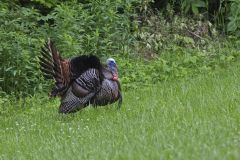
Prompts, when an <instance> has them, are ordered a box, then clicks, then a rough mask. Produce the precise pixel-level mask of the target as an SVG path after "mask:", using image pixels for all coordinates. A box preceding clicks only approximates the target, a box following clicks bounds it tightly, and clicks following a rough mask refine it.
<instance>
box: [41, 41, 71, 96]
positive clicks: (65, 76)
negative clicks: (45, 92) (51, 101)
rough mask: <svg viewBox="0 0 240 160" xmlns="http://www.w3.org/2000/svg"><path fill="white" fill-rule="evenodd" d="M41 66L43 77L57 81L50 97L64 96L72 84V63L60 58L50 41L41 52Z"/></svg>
mask: <svg viewBox="0 0 240 160" xmlns="http://www.w3.org/2000/svg"><path fill="white" fill-rule="evenodd" d="M39 64H40V69H41V71H42V72H43V76H44V77H45V78H46V79H54V80H55V87H54V88H53V89H52V91H51V94H50V96H58V95H60V96H62V95H63V94H64V92H65V91H66V90H67V88H68V86H69V82H70V76H71V73H70V63H69V61H68V60H65V59H63V58H62V57H61V56H60V54H59V52H58V51H57V49H56V47H55V46H54V44H53V42H52V41H51V40H50V39H49V40H48V42H46V43H45V45H44V47H43V48H42V50H41V56H40V57H39Z"/></svg>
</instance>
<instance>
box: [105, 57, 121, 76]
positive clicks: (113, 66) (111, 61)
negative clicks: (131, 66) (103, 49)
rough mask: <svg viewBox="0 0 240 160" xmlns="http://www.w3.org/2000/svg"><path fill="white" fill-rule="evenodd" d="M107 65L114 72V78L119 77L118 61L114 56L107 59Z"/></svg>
mask: <svg viewBox="0 0 240 160" xmlns="http://www.w3.org/2000/svg"><path fill="white" fill-rule="evenodd" d="M107 66H108V68H109V70H110V71H111V72H112V75H113V80H117V79H118V72H117V63H116V61H115V60H114V59H113V58H108V59H107Z"/></svg>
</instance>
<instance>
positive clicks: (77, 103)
mask: <svg viewBox="0 0 240 160" xmlns="http://www.w3.org/2000/svg"><path fill="white" fill-rule="evenodd" d="M39 60H40V61H39V63H40V69H41V71H42V72H43V75H44V77H45V78H46V79H54V80H55V87H54V88H53V89H52V91H51V93H50V97H56V96H60V98H61V104H60V107H59V112H60V113H71V112H76V111H78V110H80V109H82V108H84V107H86V106H88V105H89V104H92V105H94V106H98V105H99V106H103V105H107V104H111V103H114V102H116V101H117V100H118V101H119V102H118V106H119V107H120V106H121V103H122V96H121V87H120V83H119V81H118V71H117V65H116V62H115V60H114V59H113V58H109V59H108V60H107V62H106V65H102V64H101V63H100V60H99V58H97V57H96V56H94V55H82V56H78V57H74V58H72V59H69V60H67V59H63V58H62V57H61V56H60V54H59V52H58V51H57V49H56V48H55V46H54V45H53V43H52V41H51V40H50V39H49V40H48V42H46V44H45V46H44V47H43V48H42V51H41V56H40V57H39Z"/></svg>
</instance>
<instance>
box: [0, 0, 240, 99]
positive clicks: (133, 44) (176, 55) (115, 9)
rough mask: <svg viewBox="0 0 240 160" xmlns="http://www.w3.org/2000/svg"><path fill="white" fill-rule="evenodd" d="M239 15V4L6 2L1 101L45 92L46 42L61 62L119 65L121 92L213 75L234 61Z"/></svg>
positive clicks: (0, 12)
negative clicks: (87, 59)
mask: <svg viewBox="0 0 240 160" xmlns="http://www.w3.org/2000/svg"><path fill="white" fill-rule="evenodd" d="M212 6H215V8H214V7H212ZM239 9H240V3H239V1H238V0H231V1H225V0H216V1H213V0H212V1H211V0H209V1H205V0H198V1H192V0H182V1H176V0H160V1H155V2H154V1H150V0H143V1H137V0H130V1H125V0H117V1H112V0H104V1H103V0H98V1H87V0H85V1H83V0H82V1H81V0H78V1H77V0H69V1H58V0H31V1H30V0H14V1H11V2H9V1H6V0H3V1H2V3H0V39H1V46H0V65H1V67H0V94H1V95H6V94H14V95H20V96H21V95H31V94H33V93H36V92H41V91H42V90H43V89H44V88H46V87H48V86H49V84H48V82H45V81H44V80H43V79H42V77H41V73H40V72H39V69H38V59H37V56H38V55H39V51H40V48H41V46H42V45H43V43H44V41H45V40H46V39H47V38H48V37H51V38H52V39H53V40H54V41H55V42H56V45H57V48H58V49H59V50H60V52H61V54H62V55H63V56H64V57H71V56H76V55H79V54H95V55H98V56H99V57H100V58H101V59H102V60H103V61H105V59H106V58H107V57H109V56H111V57H114V58H116V60H117V61H118V64H119V66H120V67H119V68H120V75H121V81H122V84H123V87H124V88H125V89H127V88H135V87H137V86H139V84H142V85H148V84H152V83H156V82H159V81H162V80H168V79H169V78H173V77H184V76H191V75H194V74H198V73H201V72H210V71H212V70H213V69H215V68H216V67H222V66H226V65H228V64H230V62H232V61H234V60H236V58H237V57H238V56H239V46H240V45H239V44H240V41H239V39H238V37H239V29H240V28H239V26H240V15H239V14H240V12H239Z"/></svg>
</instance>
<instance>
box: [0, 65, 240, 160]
mask: <svg viewBox="0 0 240 160" xmlns="http://www.w3.org/2000/svg"><path fill="white" fill-rule="evenodd" d="M22 103H23V102H19V104H16V106H11V105H10V104H9V103H6V104H5V105H4V106H1V107H0V123H1V125H0V159H24V160H26V159H39V160H40V159H41V160H48V159H94V160H95V159H104V160H105V159H111V160H113V159H131V160H132V159H136V160H139V159H178V160H179V159H182V160H187V159H189V160H197V159H199V160H202V159H209V160H213V159H229V160H232V159H236V160H237V159H240V65H238V64H235V65H234V66H232V67H231V68H228V69H225V70H221V71H217V72H215V73H214V74H208V75H200V76H197V77H195V78H188V79H184V80H174V81H171V82H163V83H161V84H158V85H154V86H152V87H145V88H141V86H139V89H136V90H132V91H127V92H124V103H123V106H122V108H121V109H120V110H117V109H116V108H117V105H111V106H107V107H99V108H93V107H88V108H86V109H83V110H82V111H80V112H77V113H76V114H70V115H60V114H58V112H57V111H58V105H59V101H58V100H49V101H47V99H46V97H45V98H44V97H43V98H38V97H37V96H36V97H33V98H31V99H27V100H26V102H25V105H24V106H23V107H20V106H21V105H22Z"/></svg>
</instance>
